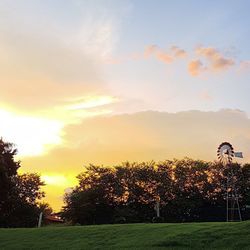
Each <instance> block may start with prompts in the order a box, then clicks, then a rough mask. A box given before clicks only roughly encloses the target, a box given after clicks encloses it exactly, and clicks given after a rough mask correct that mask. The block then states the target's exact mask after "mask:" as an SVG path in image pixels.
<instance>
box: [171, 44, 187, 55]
mask: <svg viewBox="0 0 250 250" xmlns="http://www.w3.org/2000/svg"><path fill="white" fill-rule="evenodd" d="M171 51H172V52H173V53H174V57H175V58H179V57H180V58H184V57H186V56H187V52H186V51H185V50H184V49H181V48H179V47H178V46H172V47H171Z"/></svg>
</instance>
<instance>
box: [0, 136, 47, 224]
mask: <svg viewBox="0 0 250 250" xmlns="http://www.w3.org/2000/svg"><path fill="white" fill-rule="evenodd" d="M16 153H17V150H16V148H15V146H14V144H11V143H8V142H4V141H3V139H0V227H31V226H35V225H36V224H37V218H38V214H39V207H38V203H37V201H38V200H39V199H41V198H42V197H43V196H44V193H43V192H42V191H41V186H42V185H44V183H43V182H42V181H41V180H40V176H39V175H38V174H35V173H32V174H22V175H18V173H17V170H18V169H19V168H20V162H19V161H15V159H14V157H15V155H16Z"/></svg>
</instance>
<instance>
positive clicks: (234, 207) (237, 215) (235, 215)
mask: <svg viewBox="0 0 250 250" xmlns="http://www.w3.org/2000/svg"><path fill="white" fill-rule="evenodd" d="M217 156H218V159H219V161H220V162H221V163H222V164H223V166H224V167H225V168H228V170H229V171H228V173H227V185H226V192H227V193H226V199H227V222H229V221H241V220H242V218H241V212H240V205H239V196H238V194H237V188H236V187H235V183H236V177H235V175H234V173H233V170H232V168H229V165H230V164H231V163H232V160H233V157H239V158H243V155H242V152H234V149H233V146H232V145H231V144H230V143H229V142H223V143H221V144H220V145H219V147H218V150H217Z"/></svg>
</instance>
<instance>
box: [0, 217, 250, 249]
mask: <svg viewBox="0 0 250 250" xmlns="http://www.w3.org/2000/svg"><path fill="white" fill-rule="evenodd" d="M0 249H1V250H4V249H237V250H238V249H239V250H241V249H250V221H249V222H248V221H247V222H238V223H186V224H127V225H99V226H82V227H81V226H75V227H44V228H30V229H0Z"/></svg>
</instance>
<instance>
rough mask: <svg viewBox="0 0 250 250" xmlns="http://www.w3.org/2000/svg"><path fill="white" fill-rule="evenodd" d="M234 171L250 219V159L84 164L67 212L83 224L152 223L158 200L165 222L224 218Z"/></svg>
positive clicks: (66, 215) (69, 216) (67, 198)
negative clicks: (224, 163)
mask: <svg viewBox="0 0 250 250" xmlns="http://www.w3.org/2000/svg"><path fill="white" fill-rule="evenodd" d="M230 171H231V172H232V171H233V172H234V175H235V181H236V183H235V185H236V187H237V190H238V194H239V200H240V204H241V207H242V214H243V218H245V219H247V218H249V215H250V214H249V210H248V209H247V204H249V203H250V195H249V190H250V167H249V164H246V165H243V166H241V165H239V164H237V163H234V164H231V165H230V166H228V167H226V168H225V167H223V166H222V165H221V164H219V163H217V162H205V161H200V160H192V159H189V158H184V159H182V160H173V161H164V162H160V163H155V162H149V163H140V164H139V163H129V162H127V163H124V164H122V165H120V166H115V167H98V166H94V165H90V166H88V167H85V170H84V171H83V172H82V173H81V174H79V175H78V177H77V178H78V181H79V184H78V186H76V187H75V188H74V189H73V191H72V193H68V194H67V195H66V196H65V203H66V205H65V207H64V209H63V215H64V217H65V218H66V219H68V220H70V221H72V222H73V223H80V224H94V223H113V222H114V223H115V222H149V221H151V220H152V218H153V217H154V216H155V214H156V213H155V210H154V207H155V204H156V202H157V201H159V203H160V212H161V216H162V217H163V220H164V221H166V222H186V221H225V216H226V212H225V211H226V210H225V206H226V196H225V193H226V176H227V174H228V172H230ZM159 221H162V220H159Z"/></svg>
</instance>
